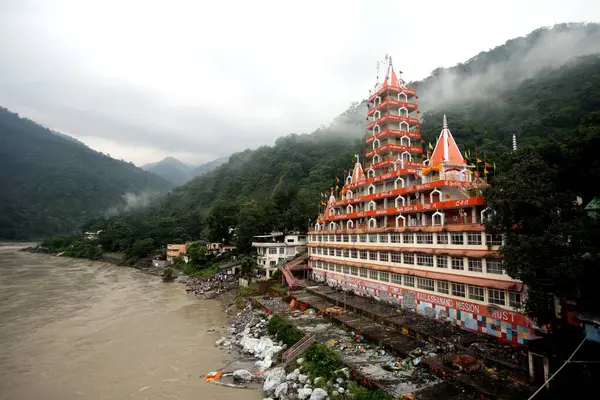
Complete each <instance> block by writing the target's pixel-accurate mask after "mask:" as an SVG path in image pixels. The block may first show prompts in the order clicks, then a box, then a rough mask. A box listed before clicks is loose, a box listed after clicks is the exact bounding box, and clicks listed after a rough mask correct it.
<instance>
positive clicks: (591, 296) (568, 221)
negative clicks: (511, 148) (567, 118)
mask: <svg viewBox="0 0 600 400" xmlns="http://www.w3.org/2000/svg"><path fill="white" fill-rule="evenodd" d="M562 136H563V135H559V139H558V140H557V139H556V138H554V137H549V138H547V139H546V140H545V141H544V142H543V143H542V144H540V145H538V146H532V147H529V148H524V149H522V150H519V151H517V152H511V153H508V154H506V155H505V158H504V159H503V161H502V164H503V165H510V166H511V167H510V168H503V169H501V170H500V172H499V173H498V174H497V175H496V176H495V177H494V180H493V182H492V186H491V188H490V190H489V191H488V202H489V205H490V207H491V208H492V209H493V210H494V211H495V214H493V215H492V217H491V220H490V221H489V222H488V223H487V225H488V226H487V228H488V229H489V230H490V231H494V232H499V233H503V234H505V245H504V246H503V247H502V249H501V253H502V255H503V257H504V262H505V267H506V270H507V273H508V274H509V275H510V276H511V277H513V278H517V279H520V280H522V281H523V282H524V283H525V284H526V285H527V288H528V295H527V300H526V304H525V306H526V310H527V311H528V312H529V313H530V314H531V315H533V316H535V317H536V318H537V319H538V321H539V322H544V323H547V322H553V320H554V319H555V311H554V297H556V298H558V299H559V300H577V302H578V303H579V306H580V307H581V308H582V309H583V310H598V309H600V308H599V307H600V301H598V297H597V295H596V290H597V282H598V280H599V279H600V268H598V265H600V218H598V215H595V214H591V213H590V212H589V211H587V210H585V206H586V205H587V204H589V203H590V201H591V200H593V199H594V198H596V197H599V196H600V188H598V186H597V185H596V184H595V183H596V182H600V158H599V157H598V151H600V112H595V113H592V114H591V115H590V116H589V118H588V119H587V120H586V121H584V123H583V124H582V125H581V126H580V127H579V128H578V129H576V130H574V131H572V133H571V135H570V136H568V137H566V138H563V137H562Z"/></svg>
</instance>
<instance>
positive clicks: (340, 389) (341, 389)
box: [338, 387, 346, 394]
mask: <svg viewBox="0 0 600 400" xmlns="http://www.w3.org/2000/svg"><path fill="white" fill-rule="evenodd" d="M345 391H346V390H345V389H344V388H343V387H341V388H339V389H338V392H339V393H342V394H343V393H344V392H345Z"/></svg>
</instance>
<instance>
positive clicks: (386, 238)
mask: <svg viewBox="0 0 600 400" xmlns="http://www.w3.org/2000/svg"><path fill="white" fill-rule="evenodd" d="M309 240H310V241H312V242H339V243H404V244H451V245H458V246H464V245H468V246H481V245H483V244H485V245H486V246H500V245H502V236H501V235H498V234H485V233H484V232H437V233H433V232H404V233H379V234H377V233H371V234H365V233H363V234H328V235H326V234H313V235H309Z"/></svg>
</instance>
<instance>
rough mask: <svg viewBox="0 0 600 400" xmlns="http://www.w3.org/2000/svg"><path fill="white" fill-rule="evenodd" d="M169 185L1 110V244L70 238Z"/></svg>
mask: <svg viewBox="0 0 600 400" xmlns="http://www.w3.org/2000/svg"><path fill="white" fill-rule="evenodd" d="M167 188H168V182H166V181H165V180H164V179H162V178H160V177H158V176H156V175H154V174H151V173H149V172H146V171H143V170H142V169H140V168H137V167H136V166H134V165H133V164H132V163H127V162H124V161H119V160H115V159H113V158H111V157H109V156H107V155H104V154H102V153H99V152H97V151H94V150H92V149H90V148H89V147H87V146H85V145H84V144H83V143H81V142H79V141H77V140H75V139H73V138H71V137H68V136H66V135H62V134H59V133H57V132H52V131H50V130H49V129H46V128H44V127H43V126H40V125H39V124H37V123H35V122H33V121H31V120H28V119H24V118H20V117H19V116H18V115H17V114H14V113H11V112H9V111H8V110H7V109H5V108H1V107H0V238H4V239H23V238H31V237H41V236H44V235H49V234H53V233H56V232H69V231H71V230H72V229H73V228H76V227H78V226H80V225H81V224H82V223H83V222H84V221H85V219H86V218H89V217H92V216H95V215H98V214H99V213H102V212H104V211H106V210H108V209H110V208H114V207H117V206H118V205H119V204H123V203H124V202H126V198H125V197H124V195H126V194H134V193H141V192H159V191H164V190H165V189H167Z"/></svg>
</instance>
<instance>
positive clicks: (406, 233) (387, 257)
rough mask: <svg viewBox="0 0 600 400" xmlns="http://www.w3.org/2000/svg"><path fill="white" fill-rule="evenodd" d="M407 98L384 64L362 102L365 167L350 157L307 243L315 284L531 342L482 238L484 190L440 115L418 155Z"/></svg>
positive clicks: (514, 287)
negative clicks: (436, 131) (381, 76)
mask: <svg viewBox="0 0 600 400" xmlns="http://www.w3.org/2000/svg"><path fill="white" fill-rule="evenodd" d="M416 99H417V97H416V93H415V90H414V89H411V88H408V87H407V86H406V85H405V83H404V82H403V81H402V80H401V79H398V76H397V75H396V73H395V71H394V68H393V66H392V64H391V61H390V63H389V65H388V66H387V74H386V77H385V80H384V81H383V83H380V84H378V85H377V86H376V87H375V90H374V92H373V93H372V94H371V95H370V97H369V100H368V105H369V111H368V117H369V123H368V125H367V135H366V146H367V150H366V153H365V158H366V159H365V160H360V159H359V158H358V156H357V157H356V158H357V160H356V163H355V165H354V168H353V169H352V170H351V171H350V172H349V174H348V176H346V177H345V182H344V186H343V188H342V190H341V192H340V195H339V196H336V195H335V194H334V193H333V192H332V193H331V196H330V197H329V200H328V202H327V206H326V208H325V211H324V212H323V213H322V214H321V215H320V216H319V217H318V220H317V223H316V224H315V225H314V227H312V229H311V231H310V232H309V235H308V240H309V241H308V248H309V256H310V260H309V265H310V267H311V268H312V277H313V278H314V279H315V280H318V281H323V282H327V283H328V284H329V285H331V286H338V287H343V288H345V289H348V290H352V291H353V292H355V293H356V294H358V295H362V296H369V297H375V298H377V299H379V300H381V301H385V302H388V303H391V304H395V305H397V306H398V307H403V308H407V309H412V310H414V311H416V312H418V313H421V314H424V315H427V316H430V317H432V318H435V319H437V320H440V321H447V322H451V323H453V324H456V325H458V326H461V327H463V328H465V329H469V330H474V331H479V332H484V333H488V334H490V335H492V336H495V337H497V338H499V339H501V340H504V341H508V342H511V343H514V344H524V343H525V342H526V341H527V340H528V339H531V338H533V337H535V331H534V329H533V325H532V322H531V321H530V320H529V319H528V318H527V317H525V316H524V315H523V314H521V313H520V312H519V311H518V309H519V308H520V306H521V299H522V296H523V289H524V288H523V284H522V283H521V282H519V281H517V280H514V279H512V278H510V277H509V276H508V275H507V274H506V272H505V271H504V269H503V267H502V260H501V259H499V258H498V254H497V250H498V248H499V246H500V245H501V244H502V238H501V237H499V236H494V235H488V234H486V233H485V231H484V227H483V225H482V224H481V221H482V218H485V215H486V210H485V199H484V198H483V197H482V194H481V189H482V188H484V187H485V186H486V183H485V182H484V181H483V180H482V179H480V178H477V177H476V175H477V174H476V173H474V171H473V170H472V168H470V167H469V166H468V165H467V163H466V162H465V160H464V159H463V156H462V155H461V152H460V150H459V148H458V146H457V144H456V142H455V141H454V138H453V137H452V133H451V131H450V129H449V128H448V123H447V121H446V117H445V116H444V120H443V121H442V130H441V132H440V135H439V137H438V139H437V143H436V145H435V148H434V150H433V152H432V153H431V155H430V156H427V155H424V154H423V149H422V143H421V134H420V132H419V127H420V120H419V116H418V112H417V108H418V106H417V103H416Z"/></svg>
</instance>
